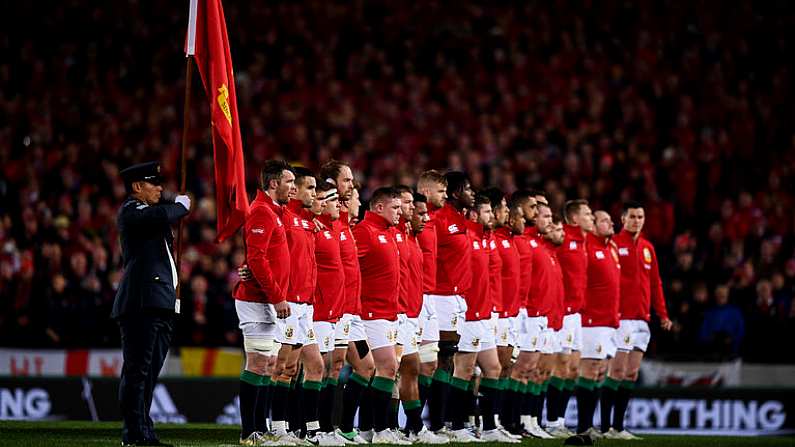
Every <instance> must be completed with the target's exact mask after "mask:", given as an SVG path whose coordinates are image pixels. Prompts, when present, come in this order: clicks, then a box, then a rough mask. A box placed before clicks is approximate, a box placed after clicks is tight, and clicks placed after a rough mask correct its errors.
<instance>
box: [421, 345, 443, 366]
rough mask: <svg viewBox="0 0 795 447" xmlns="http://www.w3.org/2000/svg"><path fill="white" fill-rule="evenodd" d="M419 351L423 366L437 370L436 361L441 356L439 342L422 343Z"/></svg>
mask: <svg viewBox="0 0 795 447" xmlns="http://www.w3.org/2000/svg"><path fill="white" fill-rule="evenodd" d="M418 352H419V355H420V362H421V363H422V365H423V368H431V369H432V370H433V371H435V370H436V363H437V360H438V358H439V344H438V343H426V344H424V345H420V347H419V349H418ZM431 364H432V365H431ZM433 371H431V374H433Z"/></svg>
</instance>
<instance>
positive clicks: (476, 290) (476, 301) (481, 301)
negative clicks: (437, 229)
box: [464, 221, 494, 321]
mask: <svg viewBox="0 0 795 447" xmlns="http://www.w3.org/2000/svg"><path fill="white" fill-rule="evenodd" d="M467 234H468V236H469V242H470V244H472V256H471V268H472V281H471V285H470V287H469V290H468V291H467V293H466V295H464V299H465V300H466V302H467V311H466V317H465V318H466V321H479V320H485V319H488V318H491V309H492V308H493V307H494V305H493V303H492V300H491V296H490V294H489V288H490V285H489V241H488V239H487V238H486V235H485V234H484V229H483V225H480V224H478V223H477V222H472V221H467Z"/></svg>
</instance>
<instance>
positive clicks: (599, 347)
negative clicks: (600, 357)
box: [596, 345, 602, 354]
mask: <svg viewBox="0 0 795 447" xmlns="http://www.w3.org/2000/svg"><path fill="white" fill-rule="evenodd" d="M596 353H597V354H601V353H602V345H596Z"/></svg>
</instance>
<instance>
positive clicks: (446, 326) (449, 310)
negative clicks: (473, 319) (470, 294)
mask: <svg viewBox="0 0 795 447" xmlns="http://www.w3.org/2000/svg"><path fill="white" fill-rule="evenodd" d="M428 298H429V299H430V300H431V301H432V302H433V308H434V310H435V311H436V320H437V321H438V324H439V330H440V331H444V332H456V331H458V324H459V323H460V322H462V321H464V318H465V316H466V311H467V304H466V301H465V300H464V297H462V296H461V295H428Z"/></svg>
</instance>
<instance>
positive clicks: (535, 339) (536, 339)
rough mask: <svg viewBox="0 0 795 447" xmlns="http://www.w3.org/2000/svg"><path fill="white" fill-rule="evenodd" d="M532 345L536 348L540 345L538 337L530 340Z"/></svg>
mask: <svg viewBox="0 0 795 447" xmlns="http://www.w3.org/2000/svg"><path fill="white" fill-rule="evenodd" d="M530 344H531V345H533V346H536V345H538V337H533V338H532V339H531V340H530Z"/></svg>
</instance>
